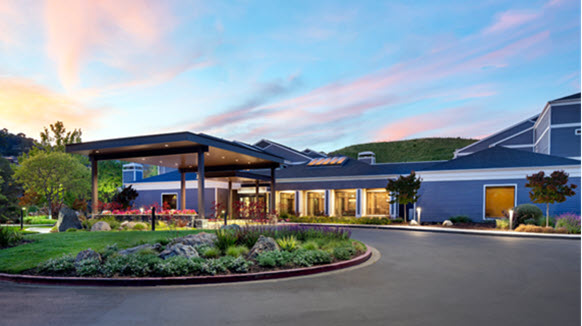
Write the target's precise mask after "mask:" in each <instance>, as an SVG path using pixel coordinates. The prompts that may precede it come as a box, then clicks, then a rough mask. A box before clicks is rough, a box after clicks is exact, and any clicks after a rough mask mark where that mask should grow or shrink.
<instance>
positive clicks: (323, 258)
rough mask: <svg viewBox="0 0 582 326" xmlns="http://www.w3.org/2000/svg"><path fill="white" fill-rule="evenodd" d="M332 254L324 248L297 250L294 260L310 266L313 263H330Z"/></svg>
mask: <svg viewBox="0 0 582 326" xmlns="http://www.w3.org/2000/svg"><path fill="white" fill-rule="evenodd" d="M332 260H333V259H332V257H331V255H330V254H329V253H328V252H326V251H323V250H297V251H295V255H294V257H293V259H292V262H293V263H294V264H296V265H299V266H304V267H309V266H313V265H320V264H329V263H331V262H332Z"/></svg>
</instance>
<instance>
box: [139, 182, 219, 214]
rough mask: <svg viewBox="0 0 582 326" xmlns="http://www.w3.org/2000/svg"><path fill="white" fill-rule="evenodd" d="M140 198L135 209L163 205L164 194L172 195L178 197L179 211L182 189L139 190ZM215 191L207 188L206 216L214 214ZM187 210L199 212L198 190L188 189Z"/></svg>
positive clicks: (205, 197)
mask: <svg viewBox="0 0 582 326" xmlns="http://www.w3.org/2000/svg"><path fill="white" fill-rule="evenodd" d="M138 193H139V196H138V197H137V198H136V200H135V202H134V203H133V206H134V207H138V208H139V207H144V206H149V205H152V204H153V203H158V204H159V205H161V203H162V194H172V193H175V194H177V195H178V209H182V207H180V193H181V191H180V188H176V189H164V190H138ZM215 200H216V199H215V190H214V188H206V189H205V192H204V208H205V211H206V215H210V214H212V202H213V201H215ZM186 209H195V210H196V211H198V189H186Z"/></svg>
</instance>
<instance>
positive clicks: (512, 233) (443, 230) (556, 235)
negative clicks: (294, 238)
mask: <svg viewBox="0 0 582 326" xmlns="http://www.w3.org/2000/svg"><path fill="white" fill-rule="evenodd" d="M286 224H298V225H321V226H338V227H347V228H356V229H379V230H380V229H384V230H404V231H418V232H440V233H457V234H474V235H486V236H496V237H513V238H542V239H568V240H580V234H559V233H531V232H515V231H488V230H471V229H454V228H444V227H433V226H409V225H368V224H333V223H286Z"/></svg>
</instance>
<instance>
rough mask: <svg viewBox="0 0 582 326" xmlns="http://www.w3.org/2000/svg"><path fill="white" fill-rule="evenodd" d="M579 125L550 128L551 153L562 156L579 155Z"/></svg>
mask: <svg viewBox="0 0 582 326" xmlns="http://www.w3.org/2000/svg"><path fill="white" fill-rule="evenodd" d="M579 128H580V127H579V126H578V127H568V128H552V137H551V146H550V151H551V153H552V155H556V156H563V157H580V135H576V133H575V131H576V129H579Z"/></svg>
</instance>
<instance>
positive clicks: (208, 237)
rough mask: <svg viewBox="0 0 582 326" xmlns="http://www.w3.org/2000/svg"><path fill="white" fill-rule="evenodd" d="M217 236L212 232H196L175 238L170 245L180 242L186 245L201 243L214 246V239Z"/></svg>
mask: <svg viewBox="0 0 582 326" xmlns="http://www.w3.org/2000/svg"><path fill="white" fill-rule="evenodd" d="M216 239H217V237H216V234H214V233H206V232H200V233H197V234H189V235H187V236H185V237H182V238H176V239H174V241H172V243H171V245H174V244H177V243H181V244H184V245H188V246H193V247H198V246H202V245H206V246H210V247H213V246H214V241H216Z"/></svg>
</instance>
